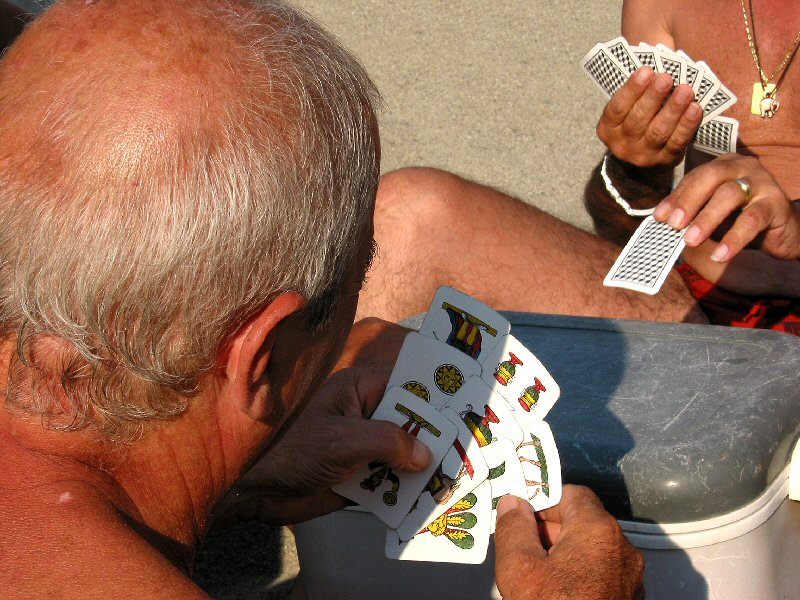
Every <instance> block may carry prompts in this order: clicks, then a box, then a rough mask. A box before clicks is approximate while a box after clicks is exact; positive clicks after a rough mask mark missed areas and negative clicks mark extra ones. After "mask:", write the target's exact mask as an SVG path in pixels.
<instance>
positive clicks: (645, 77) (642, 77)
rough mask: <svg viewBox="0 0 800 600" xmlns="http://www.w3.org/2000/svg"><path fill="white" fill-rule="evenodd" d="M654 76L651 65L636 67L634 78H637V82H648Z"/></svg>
mask: <svg viewBox="0 0 800 600" xmlns="http://www.w3.org/2000/svg"><path fill="white" fill-rule="evenodd" d="M652 77H653V69H651V68H650V67H641V68H639V69H636V72H635V73H634V74H633V78H634V79H635V80H636V82H637V83H647V82H648V81H650V79H652Z"/></svg>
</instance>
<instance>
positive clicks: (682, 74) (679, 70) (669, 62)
mask: <svg viewBox="0 0 800 600" xmlns="http://www.w3.org/2000/svg"><path fill="white" fill-rule="evenodd" d="M656 49H657V50H658V52H659V55H660V56H661V64H662V65H664V72H665V73H667V74H668V75H669V76H670V77H672V81H673V82H674V84H675V85H678V84H681V83H686V61H685V60H684V59H683V57H681V56H680V55H679V54H678V53H677V52H675V51H674V50H672V48H670V47H668V46H665V45H664V44H656Z"/></svg>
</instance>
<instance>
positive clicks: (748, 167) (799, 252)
mask: <svg viewBox="0 0 800 600" xmlns="http://www.w3.org/2000/svg"><path fill="white" fill-rule="evenodd" d="M737 179H738V180H739V181H740V182H737ZM742 184H744V185H747V186H749V187H750V198H749V200H748V199H747V197H746V195H745V191H744V190H743V188H742ZM737 212H738V213H739V214H738V216H736V219H735V221H734V222H733V225H732V226H731V227H730V229H729V230H728V231H727V232H726V233H725V235H724V236H723V237H722V239H721V240H720V242H719V244H718V245H717V247H716V248H715V249H714V252H713V253H712V254H711V259H712V260H714V261H716V262H728V261H729V260H731V259H732V258H733V257H734V256H736V255H737V254H739V252H741V250H742V249H743V248H745V247H746V246H748V245H749V244H751V243H752V242H755V246H756V247H758V248H760V249H761V250H763V251H764V252H766V253H767V254H769V255H770V256H772V257H774V258H779V259H783V260H790V259H795V258H798V257H800V203H798V202H792V201H790V200H789V198H787V196H786V194H785V193H784V191H783V190H782V189H781V187H780V186H779V185H778V183H777V182H776V181H775V179H774V178H773V177H772V174H771V173H770V172H769V171H767V170H766V169H765V168H764V167H763V165H762V164H761V162H760V161H759V160H758V159H757V158H755V157H751V156H740V155H738V154H726V155H724V156H720V157H719V158H717V159H715V160H713V161H711V162H709V163H706V164H704V165H701V166H699V167H696V168H695V169H693V170H692V171H690V172H689V173H687V174H686V176H685V177H684V178H683V180H682V181H681V182H680V184H678V186H677V187H676V188H675V190H674V191H673V192H672V194H670V195H669V196H667V197H666V198H665V199H664V200H663V201H662V202H661V204H659V205H658V206H657V207H656V211H655V213H654V217H655V218H656V219H657V220H659V221H662V222H669V224H670V225H672V227H674V228H675V229H683V228H684V227H686V226H687V225H689V228H688V229H687V230H686V235H685V236H684V239H685V241H686V245H687V246H690V247H695V246H699V245H700V244H701V243H703V242H704V241H706V240H707V239H708V238H709V237H710V236H711V234H712V233H714V231H715V230H716V229H717V228H718V227H719V226H720V225H721V224H722V223H723V222H725V221H726V220H727V219H728V218H729V217H731V216H733V215H736V213H737ZM690 224H691V225H690Z"/></svg>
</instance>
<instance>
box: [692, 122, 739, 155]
mask: <svg viewBox="0 0 800 600" xmlns="http://www.w3.org/2000/svg"><path fill="white" fill-rule="evenodd" d="M738 139H739V121H737V120H736V119H732V118H730V117H714V118H713V119H711V120H710V121H708V122H707V123H705V124H703V125H700V128H699V129H698V130H697V133H696V134H695V136H694V142H693V145H694V147H695V148H697V149H698V150H700V151H701V152H707V153H708V154H714V155H720V154H727V153H729V152H736V142H737V140H738Z"/></svg>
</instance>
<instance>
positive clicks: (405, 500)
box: [332, 387, 458, 529]
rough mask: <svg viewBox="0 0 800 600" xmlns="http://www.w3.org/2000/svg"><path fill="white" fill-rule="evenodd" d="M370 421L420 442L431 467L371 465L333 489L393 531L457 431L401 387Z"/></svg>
mask: <svg viewBox="0 0 800 600" xmlns="http://www.w3.org/2000/svg"><path fill="white" fill-rule="evenodd" d="M372 419H373V420H376V421H391V422H392V423H396V424H397V425H400V426H401V427H402V428H403V429H404V430H406V431H407V432H409V433H410V434H412V435H414V436H416V437H417V439H419V440H420V441H422V442H424V443H425V445H427V446H428V448H430V450H431V454H432V455H433V458H432V460H431V464H430V465H429V466H428V467H427V468H426V469H424V470H423V471H420V472H419V473H410V472H406V471H395V470H394V469H392V468H390V467H389V466H388V465H385V464H382V463H378V462H374V463H370V464H368V465H365V466H363V467H361V468H360V469H358V470H357V471H356V473H355V474H354V475H353V477H352V478H350V479H348V480H347V481H345V482H343V483H340V484H339V485H337V486H334V487H333V488H332V489H333V491H334V492H336V493H337V494H339V495H340V496H344V497H345V498H349V499H350V500H353V501H354V502H357V503H358V504H359V505H361V506H362V507H364V508H368V509H369V510H370V512H372V513H373V514H374V515H375V516H376V517H378V518H379V519H380V520H381V521H383V522H384V523H386V524H387V525H388V526H389V527H391V528H393V529H395V528H397V526H398V525H400V523H401V522H402V521H403V519H404V518H405V516H406V515H407V514H408V511H410V510H411V507H412V506H413V505H414V502H415V501H416V500H417V498H418V497H419V494H420V492H421V491H422V490H423V488H424V487H425V486H426V484H427V483H428V480H429V479H430V478H431V475H433V472H434V471H435V470H436V467H437V466H438V465H439V464H440V463H441V462H442V459H443V458H444V455H445V454H446V453H447V451H448V450H449V449H450V447H451V446H452V444H453V440H455V439H456V435H457V432H458V428H457V427H456V426H455V425H454V424H453V423H451V422H450V420H449V419H447V417H445V416H444V415H442V414H441V413H439V412H438V411H436V410H435V409H434V408H433V407H432V406H431V405H430V404H428V403H427V402H425V401H424V400H421V399H420V398H418V397H417V396H415V395H414V394H412V393H411V392H407V391H406V390H404V389H402V388H397V387H396V388H391V389H389V390H387V392H386V395H385V396H384V397H383V400H381V403H380V404H379V405H378V408H377V409H375V413H374V414H373V415H372Z"/></svg>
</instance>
